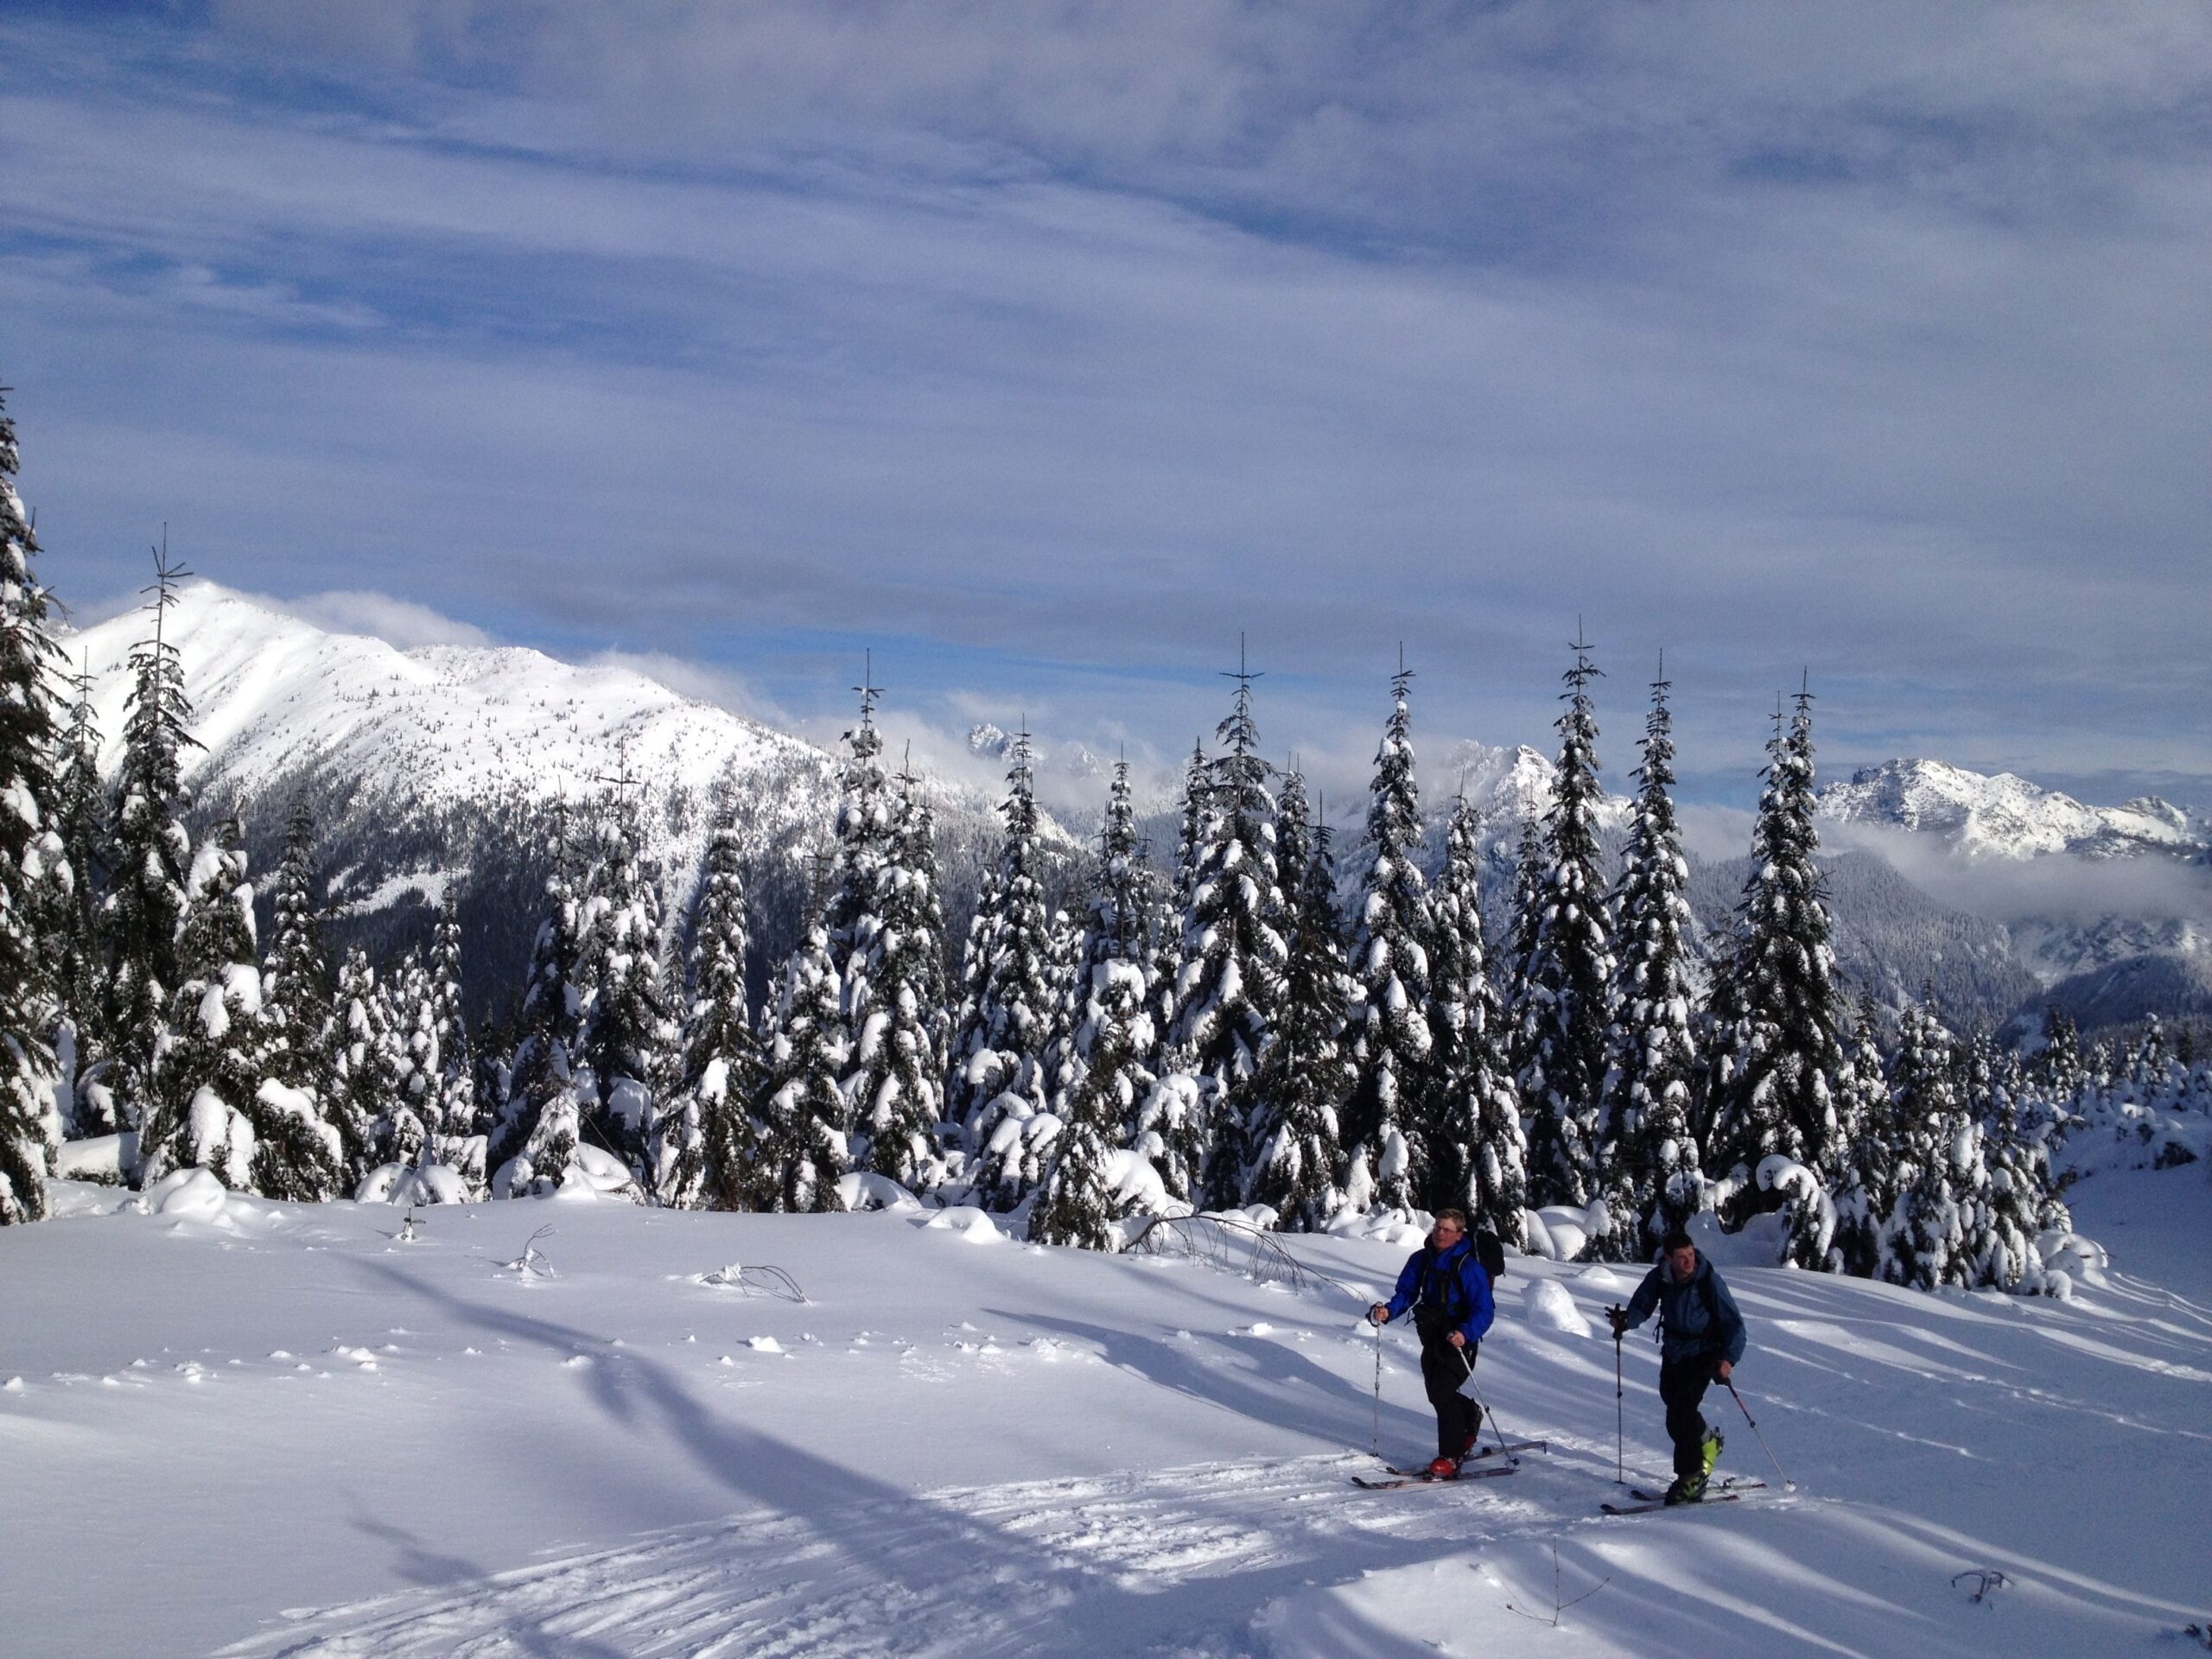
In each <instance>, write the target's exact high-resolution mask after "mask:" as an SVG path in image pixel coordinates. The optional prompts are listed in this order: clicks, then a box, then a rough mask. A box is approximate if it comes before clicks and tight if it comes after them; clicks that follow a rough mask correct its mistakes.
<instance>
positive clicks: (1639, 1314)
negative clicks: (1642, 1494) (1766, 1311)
mask: <svg viewBox="0 0 2212 1659" xmlns="http://www.w3.org/2000/svg"><path fill="white" fill-rule="evenodd" d="M1655 1308H1656V1309H1657V1310H1658V1313H1659V1331H1660V1342H1659V1398H1660V1400H1661V1402H1662V1403H1663V1404H1664V1405H1665V1406H1666V1408H1667V1433H1668V1436H1669V1439H1671V1440H1673V1441H1674V1442H1675V1484H1673V1485H1671V1486H1669V1488H1668V1489H1667V1502H1669V1503H1696V1502H1697V1501H1698V1500H1699V1499H1700V1498H1702V1497H1704V1496H1705V1487H1706V1483H1707V1481H1708V1480H1710V1479H1711V1478H1713V1465H1714V1464H1716V1463H1718V1462H1719V1460H1720V1446H1721V1440H1720V1431H1719V1429H1717V1428H1708V1427H1706V1421H1705V1414H1704V1413H1703V1412H1702V1411H1700V1409H1699V1408H1700V1405H1702V1404H1703V1402H1704V1400H1705V1391H1706V1389H1708V1388H1710V1387H1712V1386H1713V1383H1726V1382H1727V1381H1728V1379H1729V1376H1730V1374H1731V1373H1732V1372H1733V1371H1734V1370H1735V1369H1736V1367H1737V1366H1738V1365H1739V1364H1740V1363H1743V1358H1744V1344H1745V1331H1744V1316H1743V1315H1742V1314H1741V1313H1738V1312H1737V1309H1736V1299H1735V1298H1734V1297H1733V1296H1732V1295H1730V1294H1728V1287H1727V1286H1726V1285H1725V1284H1723V1283H1722V1282H1721V1279H1720V1275H1719V1274H1717V1273H1715V1272H1714V1271H1713V1263H1712V1262H1708V1261H1707V1260H1706V1259H1705V1257H1704V1256H1702V1255H1700V1254H1698V1249H1697V1246H1696V1245H1694V1244H1693V1243H1691V1242H1690V1237H1689V1235H1688V1233H1682V1232H1675V1233H1669V1235H1668V1236H1666V1238H1665V1239H1664V1240H1662V1242H1661V1243H1660V1246H1659V1262H1658V1265H1657V1266H1656V1267H1654V1268H1652V1269H1651V1271H1650V1272H1649V1273H1648V1274H1645V1275H1644V1279H1643V1283H1642V1284H1641V1285H1638V1286H1637V1290H1636V1294H1635V1295H1633V1296H1631V1297H1630V1298H1629V1303H1628V1306H1626V1307H1612V1308H1607V1309H1606V1310H1605V1312H1606V1315H1607V1317H1608V1318H1609V1319H1611V1321H1612V1326H1613V1335H1614V1336H1615V1337H1616V1338H1618V1337H1622V1336H1624V1335H1626V1334H1627V1333H1628V1332H1630V1331H1633V1330H1634V1329H1635V1328H1636V1327H1637V1325H1642V1324H1643V1322H1644V1321H1645V1320H1646V1319H1649V1318H1650V1317H1651V1314H1652V1311H1653V1310H1654V1309H1655Z"/></svg>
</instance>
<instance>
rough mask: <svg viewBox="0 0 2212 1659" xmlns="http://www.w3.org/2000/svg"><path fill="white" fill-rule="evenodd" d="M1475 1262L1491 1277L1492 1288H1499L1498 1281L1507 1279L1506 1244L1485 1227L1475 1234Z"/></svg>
mask: <svg viewBox="0 0 2212 1659" xmlns="http://www.w3.org/2000/svg"><path fill="white" fill-rule="evenodd" d="M1475 1260H1476V1261H1478V1262H1481V1263H1482V1264H1483V1271H1484V1273H1486V1274H1489V1275H1490V1287H1491V1289H1492V1290H1496V1289H1497V1281H1499V1280H1501V1279H1503V1278H1504V1277H1505V1242H1504V1240H1503V1239H1501V1238H1500V1237H1498V1236H1497V1234H1496V1233H1493V1232H1492V1231H1491V1230H1490V1229H1489V1228H1487V1227H1484V1228H1481V1229H1478V1230H1477V1231H1476V1234H1475Z"/></svg>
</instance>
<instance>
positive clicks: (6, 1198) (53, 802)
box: [0, 401, 92, 1224]
mask: <svg viewBox="0 0 2212 1659" xmlns="http://www.w3.org/2000/svg"><path fill="white" fill-rule="evenodd" d="M18 463H19V457H18V454H17V451H16V423H15V421H14V418H13V417H12V416H10V415H9V413H8V411H7V406H6V404H5V403H4V401H0V798H5V800H6V802H7V807H8V810H6V811H5V812H0V1033H4V1040H0V1224H9V1223H13V1222H27V1221H38V1220H41V1219H42V1218H43V1217H45V1215H46V1173H47V1168H48V1164H49V1162H50V1160H51V1158H52V1154H53V1148H54V1142H55V1141H58V1140H59V1139H60V1127H61V1126H60V1116H59V1114H58V1113H57V1111H56V1110H55V1107H54V1091H55V1086H56V1084H57V1083H58V1082H59V1080H60V1077H59V1071H60V1068H59V1066H58V1065H57V1063H56V1058H55V1055H54V1047H53V1043H52V1040H51V1033H52V1032H53V1030H54V1020H55V1017H56V1015H57V1014H59V1013H60V1007H61V1005H62V996H63V993H64V990H65V986H64V984H62V983H60V982H57V981H56V978H55V974H54V969H55V968H56V966H57V965H58V959H57V958H56V957H54V955H53V954H51V952H50V951H49V950H48V949H47V948H45V947H46V946H47V944H49V943H50V941H48V940H41V938H40V933H41V926H40V919H41V918H40V912H41V910H45V911H48V912H50V921H49V924H48V925H49V926H51V927H53V928H55V929H59V928H61V927H64V926H66V925H67V919H66V918H67V912H68V902H69V898H70V895H71V893H72V892H73V888H74V886H75V882H76V880H77V873H76V872H75V871H74V870H73V869H72V868H70V865H69V862H68V857H67V850H66V849H65V848H64V846H63V844H62V839H61V835H60V828H61V823H62V817H61V812H60V807H61V802H60V799H59V798H58V794H57V791H56V788H55V783H54V772H53V761H54V753H55V747H56V742H57V737H58V734H57V732H56V729H55V726H56V722H55V720H54V699H53V687H52V676H53V674H54V671H55V666H56V664H59V663H60V660H61V653H60V648H59V647H58V646H56V645H55V644H54V637H53V632H52V629H51V625H50V623H49V622H48V609H49V605H50V601H49V600H48V595H47V590H46V589H45V588H42V587H41V586H40V585H39V582H38V577H37V574H36V572H35V570H34V569H33V568H32V561H33V559H34V558H35V556H36V555H37V553H38V538H37V537H36V536H35V535H34V534H33V533H32V530H31V524H30V520H29V518H28V517H26V516H25V514H24V512H23V504H22V498H21V497H20V496H18V495H17V494H16V468H17V466H18ZM91 877H92V872H91V871H90V870H86V872H85V873H84V878H83V879H84V880H87V881H89V880H91Z"/></svg>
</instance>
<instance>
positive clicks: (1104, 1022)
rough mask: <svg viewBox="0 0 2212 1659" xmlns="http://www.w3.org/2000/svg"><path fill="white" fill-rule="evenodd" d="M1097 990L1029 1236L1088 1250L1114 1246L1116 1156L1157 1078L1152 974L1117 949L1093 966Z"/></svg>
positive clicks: (1087, 1002)
mask: <svg viewBox="0 0 2212 1659" xmlns="http://www.w3.org/2000/svg"><path fill="white" fill-rule="evenodd" d="M1087 972H1088V977H1089V982H1090V994H1089V995H1087V996H1086V997H1085V998H1084V1007H1083V1016H1082V1019H1081V1020H1080V1022H1079V1023H1078V1024H1077V1027H1076V1033H1075V1038H1074V1044H1075V1047H1076V1050H1077V1053H1078V1054H1079V1056H1080V1058H1081V1077H1080V1080H1079V1081H1078V1082H1077V1084H1075V1086H1074V1088H1073V1089H1072V1090H1070V1091H1069V1093H1068V1094H1067V1096H1065V1099H1064V1100H1063V1101H1062V1103H1061V1108H1060V1111H1059V1114H1058V1116H1059V1128H1058V1134H1057V1135H1056V1136H1055V1137H1054V1139H1053V1141H1052V1148H1051V1153H1052V1157H1051V1163H1050V1166H1049V1167H1048V1168H1047V1170H1046V1173H1045V1176H1044V1179H1043V1180H1042V1182H1041V1183H1040V1185H1039V1192H1038V1196H1037V1200H1036V1202H1035V1203H1034V1204H1033V1205H1032V1206H1031V1208H1030V1211H1029V1236H1030V1237H1031V1238H1032V1239H1033V1240H1035V1241H1036V1242H1037V1243H1040V1244H1073V1245H1077V1246H1080V1247H1081V1248H1082V1249H1087V1250H1107V1249H1112V1248H1113V1247H1114V1234H1113V1222H1114V1220H1115V1218H1116V1217H1115V1201H1114V1192H1113V1187H1112V1184H1111V1182H1110V1180H1109V1168H1108V1165H1109V1159H1110V1158H1111V1156H1112V1154H1114V1153H1115V1152H1116V1151H1117V1150H1119V1148H1120V1145H1121V1139H1122V1126H1123V1125H1125V1124H1126V1123H1127V1122H1128V1121H1129V1117H1130V1115H1131V1113H1132V1112H1133V1111H1134V1110H1135V1106H1136V1103H1137V1101H1138V1099H1139V1098H1140V1097H1141V1095H1142V1094H1143V1093H1144V1092H1145V1091H1146V1090H1148V1088H1149V1086H1150V1084H1151V1082H1152V1078H1151V1077H1150V1075H1149V1074H1148V1073H1147V1071H1145V1069H1144V1060H1143V1056H1144V1054H1145V1052H1147V1050H1149V1049H1150V1048H1151V1046H1152V1043H1153V1034H1152V1029H1151V1027H1152V1016H1151V1015H1150V1014H1148V1013H1147V1012H1146V1010H1145V995H1144V993H1145V974H1144V970H1143V969H1141V967H1140V966H1139V965H1138V964H1137V963H1134V962H1129V961H1126V960H1120V959H1116V958H1112V957H1109V958H1106V959H1103V960H1102V961H1100V962H1098V963H1095V964H1093V965H1092V966H1091V967H1090V969H1088V970H1087Z"/></svg>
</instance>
